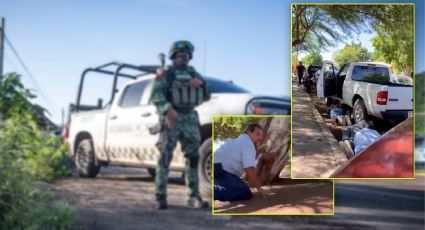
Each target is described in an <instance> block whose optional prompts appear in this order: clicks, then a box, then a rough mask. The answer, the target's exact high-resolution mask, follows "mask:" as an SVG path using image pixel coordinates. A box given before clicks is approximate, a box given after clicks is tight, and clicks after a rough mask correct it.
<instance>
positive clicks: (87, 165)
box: [75, 139, 100, 178]
mask: <svg viewBox="0 0 425 230" xmlns="http://www.w3.org/2000/svg"><path fill="white" fill-rule="evenodd" d="M75 165H76V167H77V172H78V175H80V177H90V178H94V177H96V175H97V174H98V173H99V170H100V166H99V165H97V164H96V156H95V153H94V150H93V142H92V140H91V139H83V140H82V141H80V143H79V144H78V147H77V151H76V156H75Z"/></svg>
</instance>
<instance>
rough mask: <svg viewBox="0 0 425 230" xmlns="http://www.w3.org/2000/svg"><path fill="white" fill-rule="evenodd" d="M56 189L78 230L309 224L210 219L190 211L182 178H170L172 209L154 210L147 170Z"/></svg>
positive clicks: (105, 174) (63, 183)
mask: <svg viewBox="0 0 425 230" xmlns="http://www.w3.org/2000/svg"><path fill="white" fill-rule="evenodd" d="M53 185H54V186H53V188H54V190H55V192H56V194H57V196H58V199H62V200H66V201H67V202H68V203H69V204H70V205H71V206H73V207H74V208H75V209H76V210H77V222H76V224H75V229H90V230H96V229H102V230H104V229H105V230H109V229H120V230H122V229H161V230H162V229H189V230H190V229H214V230H217V229H236V230H238V229H241V230H242V229H243V230H246V229H258V228H261V229H294V227H295V228H296V227H297V226H303V229H305V227H306V226H309V225H310V224H309V223H306V222H305V221H303V220H301V219H299V218H297V217H290V216H280V217H279V216H275V217H246V216H241V217H227V216H212V215H211V209H202V210H199V209H191V208H187V207H186V205H185V204H186V192H185V186H184V180H183V179H182V177H181V174H180V173H172V174H171V175H170V182H169V185H168V202H169V209H168V210H156V209H155V201H154V184H153V180H152V179H151V177H150V176H149V174H148V173H147V171H146V170H145V169H134V168H120V167H109V168H102V169H101V173H100V175H99V176H98V177H97V178H95V179H82V178H78V177H66V178H61V179H57V180H56V181H54V183H53ZM315 222H316V223H317V221H315ZM324 224H326V223H324ZM311 226H312V227H313V226H315V225H314V224H312V225H311Z"/></svg>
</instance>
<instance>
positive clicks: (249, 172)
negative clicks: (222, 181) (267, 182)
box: [244, 167, 268, 197]
mask: <svg viewBox="0 0 425 230" xmlns="http://www.w3.org/2000/svg"><path fill="white" fill-rule="evenodd" d="M244 171H245V175H246V177H247V179H248V181H249V182H250V184H251V185H252V186H253V187H255V188H256V189H257V191H258V192H259V193H261V195H262V196H263V197H266V196H267V195H268V192H266V191H265V190H263V189H262V188H261V183H260V181H259V180H258V177H257V170H256V169H255V168H254V167H249V168H245V169H244Z"/></svg>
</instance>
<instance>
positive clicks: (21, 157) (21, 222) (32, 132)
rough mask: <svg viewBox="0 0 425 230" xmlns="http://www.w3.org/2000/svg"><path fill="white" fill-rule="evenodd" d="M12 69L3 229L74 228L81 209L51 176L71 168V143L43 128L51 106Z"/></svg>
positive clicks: (1, 124) (4, 83)
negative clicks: (60, 196)
mask: <svg viewBox="0 0 425 230" xmlns="http://www.w3.org/2000/svg"><path fill="white" fill-rule="evenodd" d="M35 97H36V95H35V94H33V93H32V92H31V91H30V90H29V89H26V88H25V87H24V85H23V84H22V83H21V81H20V76H19V75H18V74H16V73H10V74H6V75H5V76H3V78H2V80H1V82H0V178H1V180H0V229H69V228H70V227H71V226H72V224H73V222H74V216H75V211H74V210H73V209H72V208H71V207H70V206H68V205H67V204H66V203H64V202H61V201H56V200H55V197H54V193H53V191H52V190H51V189H50V184H49V183H48V182H50V181H52V180H53V179H54V178H56V177H59V176H64V175H69V174H70V171H71V170H70V165H71V163H70V159H69V158H68V157H67V156H66V155H65V152H66V150H67V146H66V145H65V144H64V143H63V141H62V140H61V138H60V137H57V136H54V135H53V134H51V132H49V131H48V130H44V131H43V127H41V126H40V124H39V122H38V121H39V120H40V117H41V115H42V113H44V112H46V111H45V109H43V108H42V107H40V106H38V105H34V104H32V103H31V102H30V100H31V99H33V98H35Z"/></svg>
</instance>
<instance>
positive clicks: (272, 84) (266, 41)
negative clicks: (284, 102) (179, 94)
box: [0, 0, 425, 123]
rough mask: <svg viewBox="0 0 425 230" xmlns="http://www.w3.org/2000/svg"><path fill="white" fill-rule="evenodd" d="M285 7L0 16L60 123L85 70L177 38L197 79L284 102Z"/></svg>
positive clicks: (173, 5)
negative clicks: (188, 47) (190, 49)
mask: <svg viewBox="0 0 425 230" xmlns="http://www.w3.org/2000/svg"><path fill="white" fill-rule="evenodd" d="M399 1H401V2H412V1H402V0H399ZM293 2H303V1H293ZM304 2H313V1H312V0H309V1H304ZM317 2H326V1H317ZM333 2H338V1H335V0H333ZM341 2H342V1H341ZM344 2H347V1H344ZM352 2H354V1H352ZM356 2H358V1H356ZM364 2H368V1H364ZM375 2H384V1H378V0H377V1H375ZM385 2H391V1H385ZM393 2H396V1H393ZM290 3H291V2H290V1H289V0H286V1H285V0H275V1H273V0H263V1H260V0H227V1H225V0H215V1H196V0H126V1H118V0H116V1H112V0H108V1H101V0H92V1H83V0H73V1H71V0H40V1H35V0H33V1H30V0H28V1H24V0H13V1H10V0H0V16H3V17H5V18H6V34H7V36H8V37H9V39H10V40H11V42H12V43H13V45H14V46H15V48H16V49H17V51H18V52H19V54H20V55H21V57H22V59H23V60H24V62H25V63H26V64H27V66H28V67H29V69H30V70H31V72H32V73H33V75H34V77H35V78H36V81H37V82H38V85H39V86H40V89H41V91H42V92H43V94H44V95H45V97H46V98H47V99H43V98H39V99H37V102H38V103H39V104H41V105H43V106H45V107H46V108H48V110H49V111H50V112H51V114H52V116H53V120H54V121H55V122H57V123H59V122H60V120H61V113H60V111H61V108H66V107H67V106H68V104H69V103H70V102H75V98H76V92H77V86H78V83H79V78H80V75H81V72H82V71H83V70H84V69H85V68H87V67H92V66H97V65H100V64H103V63H105V62H108V61H111V60H119V61H123V62H129V63H134V64H157V63H158V53H159V52H164V53H167V52H168V49H169V47H170V45H171V43H172V42H173V41H175V40H178V39H188V40H190V41H192V42H193V43H194V45H195V47H196V48H195V54H194V60H193V62H192V65H193V66H195V67H196V68H197V69H198V71H199V72H201V73H202V74H206V75H208V76H213V77H217V78H220V79H224V80H233V81H234V82H235V83H236V84H238V85H240V86H242V87H245V88H247V89H249V90H250V91H252V92H254V93H258V94H272V95H287V96H288V95H289V93H290V91H289V87H290V79H289V73H290V68H289V66H290V58H289V57H290V41H289V36H290V35H289V33H290V29H289V27H290ZM424 9H425V8H424V2H423V1H422V0H420V1H417V2H416V20H417V23H418V24H419V25H420V26H417V27H416V41H424V40H425V39H424V32H423V31H424V24H423V23H424V16H423V13H424ZM418 14H419V15H418ZM418 21H419V22H418ZM418 24H417V25H418ZM362 44H363V43H362ZM416 50H417V51H418V50H422V51H423V50H425V49H424V46H423V42H416ZM5 55H6V57H5V72H10V71H17V72H19V73H21V74H23V81H24V84H25V85H26V86H28V87H30V88H34V87H35V86H34V83H33V82H32V81H31V80H30V78H28V76H27V75H26V74H25V72H24V71H23V70H22V68H21V66H20V65H19V64H18V61H17V60H16V59H15V58H14V56H13V54H12V52H11V50H10V48H9V47H8V46H7V45H6V48H5ZM416 61H417V65H416V69H417V71H424V70H425V68H424V54H423V52H416ZM93 79H95V78H93ZM97 79H100V78H97ZM100 81H101V80H96V81H94V82H92V83H93V84H92V85H93V86H90V87H88V88H87V89H88V90H90V91H89V92H88V94H87V95H88V96H93V97H95V96H96V95H97V90H104V91H109V86H108V85H107V84H106V82H103V83H99V82H100ZM87 95H86V96H87ZM95 99H96V98H91V99H90V101H91V102H93V101H95Z"/></svg>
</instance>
